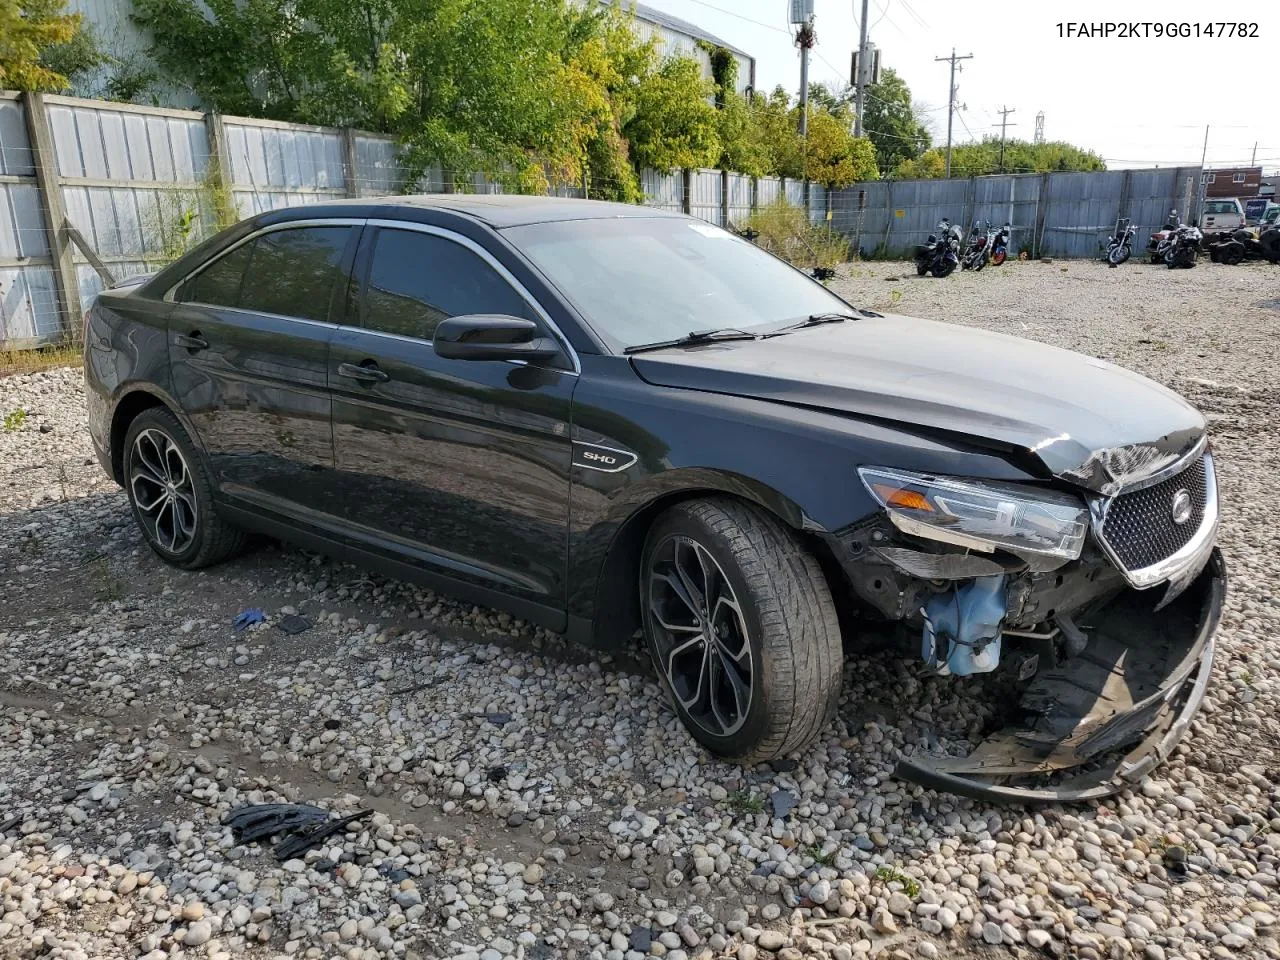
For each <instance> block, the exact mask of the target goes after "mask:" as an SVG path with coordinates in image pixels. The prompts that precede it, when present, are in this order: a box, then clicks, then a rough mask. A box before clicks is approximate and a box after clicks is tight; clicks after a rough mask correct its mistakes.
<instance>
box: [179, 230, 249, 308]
mask: <svg viewBox="0 0 1280 960" xmlns="http://www.w3.org/2000/svg"><path fill="white" fill-rule="evenodd" d="M252 248H253V244H252V243H245V244H241V245H240V246H238V247H236V248H235V249H234V250H232V251H231V252H230V253H228V254H227V255H226V256H225V257H221V258H219V259H218V260H215V261H214V262H213V263H212V264H211V265H210V266H209V267H208V268H206V269H205V270H202V271H201V272H200V273H198V274H196V275H195V276H194V277H192V278H191V279H190V280H188V281H187V283H186V286H184V287H183V289H182V296H181V298H180V299H182V300H183V301H184V302H190V301H193V300H194V301H195V302H197V303H210V304H213V305H214V306H218V307H234V306H236V305H237V304H238V303H239V302H240V279H241V278H242V277H243V276H244V268H245V265H246V264H248V262H249V251H250V250H251V249H252Z"/></svg>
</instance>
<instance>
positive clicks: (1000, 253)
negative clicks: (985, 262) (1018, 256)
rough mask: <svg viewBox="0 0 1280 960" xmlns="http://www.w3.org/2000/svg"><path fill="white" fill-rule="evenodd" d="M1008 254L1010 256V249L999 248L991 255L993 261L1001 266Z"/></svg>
mask: <svg viewBox="0 0 1280 960" xmlns="http://www.w3.org/2000/svg"><path fill="white" fill-rule="evenodd" d="M1008 256H1009V254H1008V251H1006V250H997V251H996V252H995V253H993V254H992V255H991V262H992V263H994V264H995V265H996V266H997V267H998V266H1000V264H1002V263H1004V261H1005V258H1006V257H1008Z"/></svg>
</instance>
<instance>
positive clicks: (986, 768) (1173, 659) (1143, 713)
mask: <svg viewBox="0 0 1280 960" xmlns="http://www.w3.org/2000/svg"><path fill="white" fill-rule="evenodd" d="M1155 593H1156V592H1155V591H1149V592H1143V591H1138V590H1132V589H1128V590H1125V591H1124V592H1123V593H1121V594H1120V595H1119V596H1118V597H1117V598H1116V599H1115V600H1113V601H1112V602H1111V603H1109V604H1108V605H1107V606H1106V607H1105V608H1104V609H1103V610H1102V611H1100V612H1099V614H1098V617H1097V619H1096V622H1095V624H1094V629H1093V630H1091V631H1090V632H1091V634H1092V637H1091V640H1090V643H1089V645H1088V647H1087V649H1086V650H1085V651H1084V652H1083V653H1081V654H1080V655H1078V656H1076V657H1073V658H1071V659H1068V660H1067V661H1065V662H1064V663H1063V664H1062V665H1061V666H1058V667H1054V668H1051V669H1041V670H1040V671H1039V673H1037V675H1036V676H1035V678H1034V679H1033V680H1032V681H1031V682H1030V684H1029V685H1028V686H1027V687H1026V688H1025V690H1024V691H1023V694H1022V699H1021V702H1020V703H1019V709H1018V711H1017V713H1018V714H1019V716H1018V717H1016V718H1015V719H1014V721H1013V722H1012V723H1010V725H1008V726H1007V727H1005V728H1004V729H1002V730H1000V731H998V732H996V733H995V734H993V735H992V736H990V737H988V738H987V739H986V740H984V741H983V742H982V743H981V744H979V745H978V747H977V748H975V749H974V750H973V751H972V752H971V753H970V754H969V755H968V756H964V757H950V756H947V757H929V756H913V757H908V758H904V759H903V760H902V761H901V762H900V763H899V764H898V768H897V771H896V772H897V775H898V776H900V777H902V778H904V779H906V780H910V781H913V782H915V783H919V784H922V785H923V786H926V787H930V788H933V789H936V790H943V791H948V792H950V793H956V794H960V795H962V796H967V797H973V798H975V799H980V800H1002V801H1011V802H1024V803H1025V802H1070V801H1081V800H1093V799H1097V798H1100V797H1105V796H1108V795H1110V794H1113V793H1116V792H1118V791H1120V790H1123V789H1125V788H1126V787H1129V786H1133V785H1135V784H1137V783H1139V782H1141V780H1142V779H1143V778H1144V777H1145V776H1146V775H1147V774H1148V773H1149V772H1150V771H1151V770H1152V769H1153V768H1154V767H1155V766H1156V765H1157V764H1159V763H1161V762H1162V761H1163V760H1164V759H1165V758H1166V757H1168V756H1169V754H1170V752H1171V751H1172V750H1173V748H1174V746H1175V745H1176V744H1177V743H1178V741H1179V740H1180V739H1181V738H1182V737H1183V736H1184V735H1185V734H1186V732H1187V729H1188V727H1189V726H1190V724H1191V719H1192V718H1193V717H1194V716H1195V714H1196V712H1197V711H1198V710H1199V708H1200V704H1201V703H1202V702H1203V700H1204V695H1205V690H1206V688H1207V687H1208V683H1209V675H1210V673H1211V671H1212V668H1213V652H1214V633H1215V632H1216V630H1217V628H1218V621H1219V619H1220V618H1221V615H1222V605H1223V601H1224V599H1225V596H1226V571H1225V566H1224V564H1223V560H1222V555H1221V553H1220V552H1219V551H1218V550H1217V549H1214V550H1213V552H1212V554H1211V556H1210V558H1209V561H1208V563H1207V564H1205V566H1204V568H1203V569H1202V570H1201V571H1200V573H1199V574H1198V575H1197V576H1196V577H1195V579H1194V580H1193V581H1192V582H1191V583H1190V584H1188V585H1187V587H1186V589H1185V590H1183V592H1182V593H1181V594H1180V595H1179V596H1178V597H1177V599H1176V600H1173V601H1172V602H1171V603H1169V604H1168V605H1165V606H1161V605H1160V598H1159V597H1158V596H1155ZM1126 748H1128V749H1126Z"/></svg>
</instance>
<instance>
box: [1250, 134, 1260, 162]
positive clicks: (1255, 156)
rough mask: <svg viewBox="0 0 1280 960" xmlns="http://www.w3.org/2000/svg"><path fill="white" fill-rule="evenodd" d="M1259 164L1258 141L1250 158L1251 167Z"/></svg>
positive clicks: (1255, 142)
mask: <svg viewBox="0 0 1280 960" xmlns="http://www.w3.org/2000/svg"><path fill="white" fill-rule="evenodd" d="M1257 163H1258V141H1257V140H1255V141H1253V153H1252V154H1251V155H1250V157H1249V166H1251V167H1253V166H1256V165H1257Z"/></svg>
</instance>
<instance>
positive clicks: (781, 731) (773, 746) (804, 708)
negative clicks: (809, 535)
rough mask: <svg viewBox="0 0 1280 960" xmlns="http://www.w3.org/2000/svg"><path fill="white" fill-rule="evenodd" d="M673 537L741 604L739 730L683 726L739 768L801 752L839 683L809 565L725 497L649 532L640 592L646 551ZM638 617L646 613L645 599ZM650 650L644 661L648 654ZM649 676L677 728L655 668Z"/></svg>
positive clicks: (771, 526) (780, 535) (827, 617)
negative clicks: (705, 554) (747, 668)
mask: <svg viewBox="0 0 1280 960" xmlns="http://www.w3.org/2000/svg"><path fill="white" fill-rule="evenodd" d="M673 534H682V535H686V536H692V537H694V538H695V539H698V540H699V542H700V543H701V544H702V545H703V546H704V547H705V548H707V549H708V550H709V551H710V552H711V553H712V554H713V556H714V557H715V559H716V561H717V562H718V563H719V564H720V565H721V568H722V569H723V571H724V573H725V575H726V576H727V577H728V578H729V580H730V583H731V585H732V586H733V588H734V591H735V593H736V594H737V596H738V599H739V601H740V603H741V604H742V607H743V616H744V619H745V620H746V621H747V628H748V631H749V632H750V634H751V637H750V641H751V642H752V656H753V678H752V682H753V687H754V689H753V694H752V706H751V708H750V711H749V714H748V721H747V723H746V724H745V725H744V726H743V728H742V729H741V730H739V731H738V732H737V733H735V734H733V735H731V736H730V737H724V738H717V737H713V736H712V735H710V734H708V733H706V732H705V731H701V730H699V729H697V728H696V725H691V724H689V723H688V722H686V726H687V727H688V728H689V729H690V732H691V733H692V734H693V735H694V737H695V739H698V740H699V741H700V742H701V743H702V744H703V745H704V746H706V747H707V748H708V749H710V750H712V752H714V753H716V754H718V755H719V756H722V757H724V758H725V759H728V760H732V761H735V762H738V763H743V764H750V763H754V762H759V761H761V760H768V759H772V758H775V757H780V756H785V755H786V754H789V753H794V752H795V751H797V750H800V749H803V748H804V747H806V746H808V745H809V744H810V743H812V742H813V741H814V740H815V739H816V738H817V737H818V735H819V734H820V733H821V732H822V730H823V728H824V727H826V725H827V724H828V723H829V722H830V720H831V719H832V717H833V716H834V715H835V713H836V708H837V706H838V705H839V700H840V692H841V681H842V677H843V674H842V669H843V644H842V640H841V634H840V625H839V621H838V618H837V615H836V610H835V603H834V601H833V600H832V597H831V592H830V590H829V588H828V586H827V582H826V579H825V577H824V575H823V573H822V569H821V567H820V566H819V564H818V561H817V559H816V558H815V557H814V556H813V555H812V554H811V553H810V552H809V551H808V550H807V549H806V548H805V547H804V545H803V544H802V543H801V542H800V541H799V539H798V538H797V537H796V535H795V534H794V533H793V532H792V531H791V530H790V529H789V528H787V527H786V526H785V525H783V524H782V523H781V522H780V521H779V520H777V519H775V518H774V517H773V516H771V515H770V514H767V513H765V512H764V511H763V510H761V509H759V508H757V507H754V506H752V505H750V504H747V503H745V502H742V501H738V500H734V499H732V498H728V497H717V498H709V499H705V500H694V501H687V502H685V503H681V504H678V505H677V506H675V507H673V508H672V509H671V510H669V511H668V512H667V513H666V514H664V515H662V517H660V518H659V519H658V521H657V522H656V523H655V524H654V526H653V528H652V530H651V531H650V534H649V537H648V539H647V540H646V543H645V548H644V557H643V562H642V564H641V578H642V580H641V585H640V589H641V590H642V591H646V590H647V585H646V583H645V580H646V579H647V576H648V569H649V556H650V554H651V552H652V550H653V548H654V547H655V546H656V545H657V544H658V543H660V542H662V541H663V540H665V539H666V538H667V537H668V536H670V535H673ZM641 609H642V610H647V595H646V593H644V592H642V594H641ZM646 616H647V615H646ZM645 632H646V635H647V633H648V624H647V620H646V631H645ZM646 642H647V641H646ZM649 649H650V654H651V656H652V652H653V647H652V645H651V644H650V645H649ZM654 666H655V670H656V671H657V673H658V678H659V683H660V685H661V686H662V687H663V690H664V692H665V693H666V694H667V696H668V698H669V699H670V700H671V702H672V705H673V708H674V709H675V710H676V713H677V715H679V716H680V717H681V719H682V720H684V716H683V714H682V713H681V711H680V709H679V707H678V706H676V705H675V698H674V696H673V695H672V692H671V690H670V687H669V685H668V684H667V681H666V677H665V675H664V674H663V672H662V670H661V668H660V667H658V664H657V661H656V658H655V661H654Z"/></svg>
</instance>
